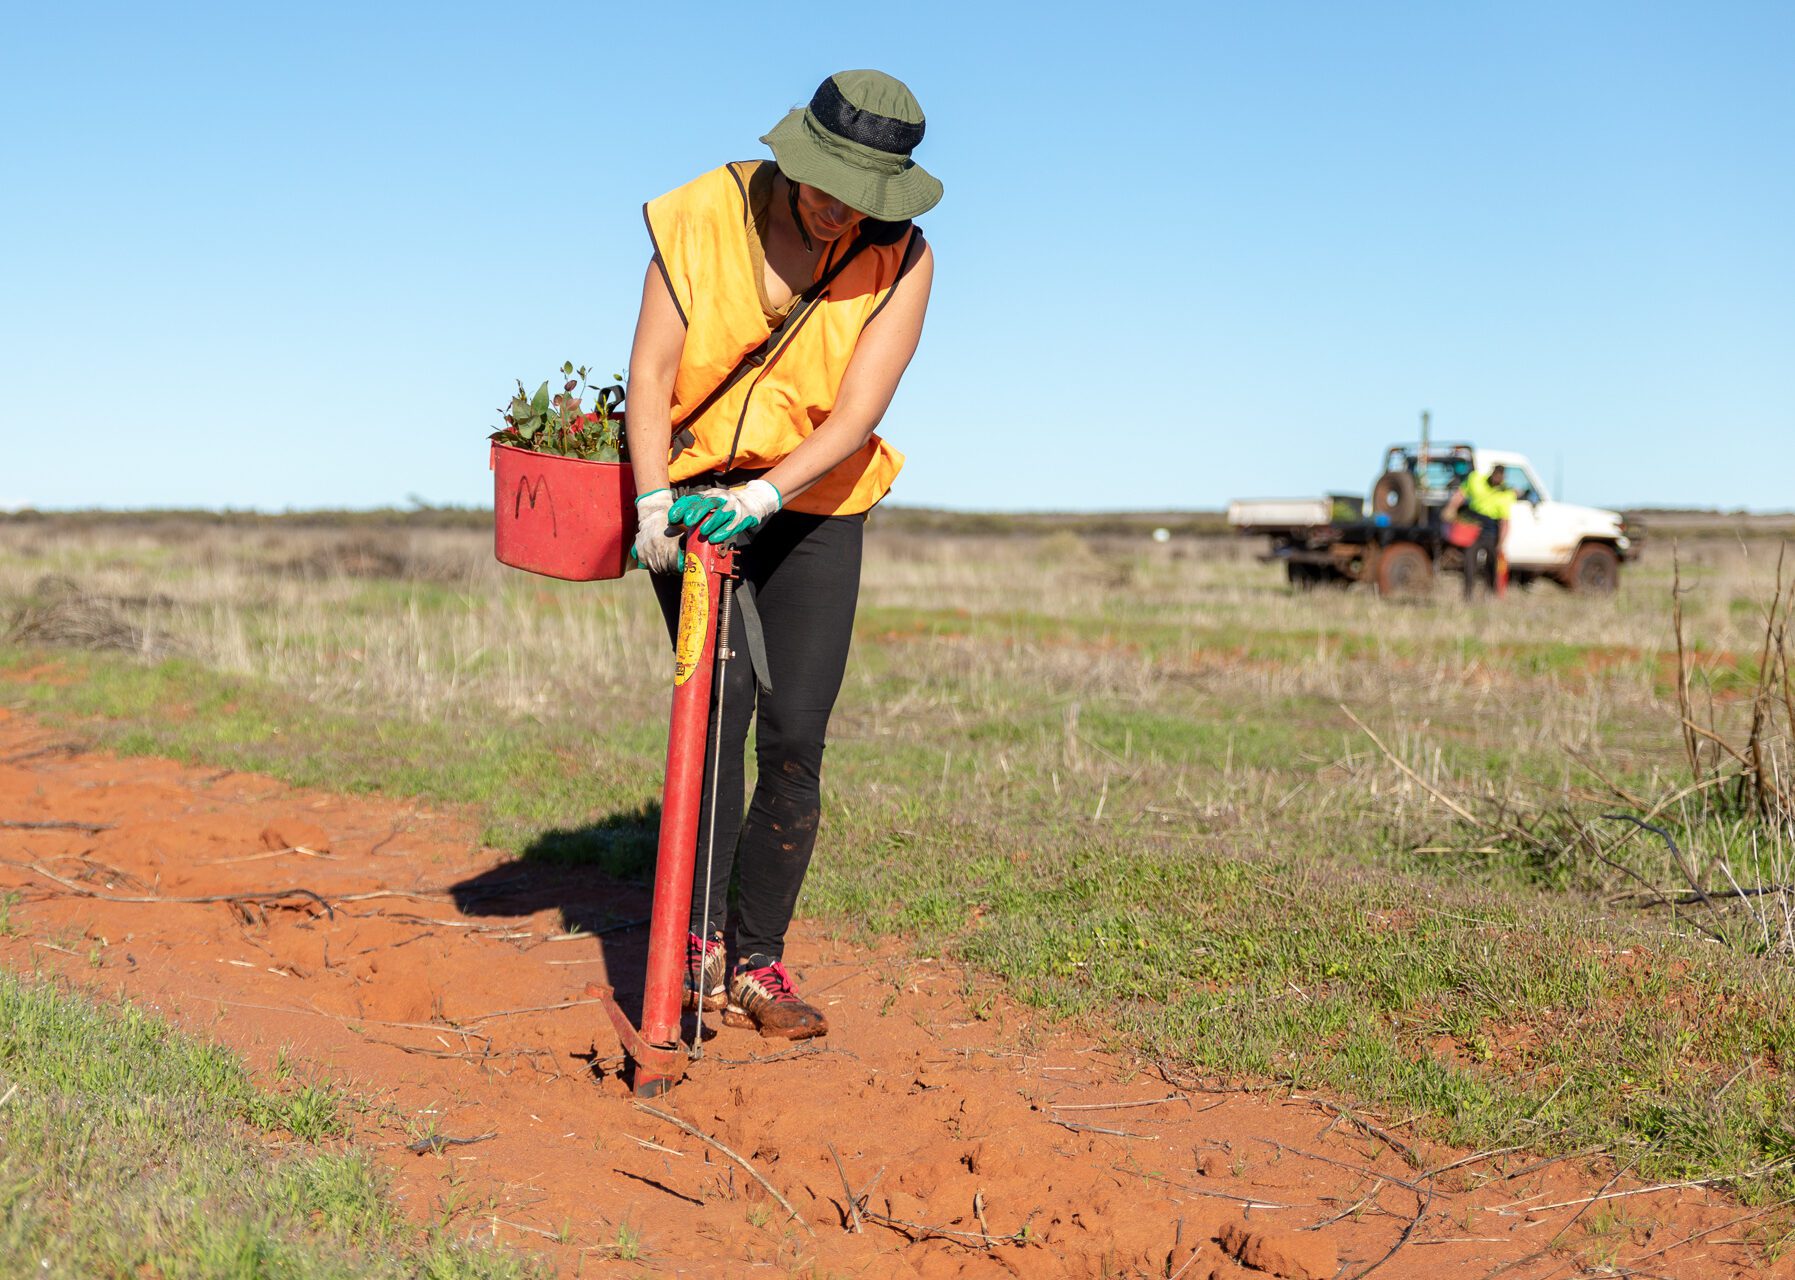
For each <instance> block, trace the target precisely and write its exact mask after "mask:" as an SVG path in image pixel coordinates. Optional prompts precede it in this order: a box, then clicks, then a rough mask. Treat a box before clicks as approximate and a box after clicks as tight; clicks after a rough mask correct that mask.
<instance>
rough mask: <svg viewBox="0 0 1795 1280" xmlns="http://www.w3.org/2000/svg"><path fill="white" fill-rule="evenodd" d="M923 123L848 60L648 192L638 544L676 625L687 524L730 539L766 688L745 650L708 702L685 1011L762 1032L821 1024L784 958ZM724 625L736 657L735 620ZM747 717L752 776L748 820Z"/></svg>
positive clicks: (888, 374) (892, 363)
mask: <svg viewBox="0 0 1795 1280" xmlns="http://www.w3.org/2000/svg"><path fill="white" fill-rule="evenodd" d="M922 134H923V114H922V109H921V107H919V106H918V105H917V102H916V99H915V98H914V97H912V96H911V94H910V91H909V89H907V88H906V87H905V86H904V85H903V84H902V83H900V82H899V81H897V80H894V79H893V78H891V77H890V76H888V75H884V74H883V73H881V72H877V71H844V72H841V73H839V74H837V75H834V76H831V77H830V78H829V79H827V80H825V81H824V82H823V83H822V85H821V86H820V87H819V88H818V89H817V91H816V94H815V96H814V97H813V98H812V99H811V101H810V105H809V106H808V107H804V108H800V109H798V110H795V111H793V112H791V113H790V114H789V115H787V116H786V117H785V119H783V120H782V121H780V123H779V124H778V125H776V126H775V127H774V129H773V131H772V132H771V133H768V134H767V135H765V136H764V137H763V138H762V139H761V141H762V142H765V143H766V144H767V145H768V146H770V147H771V148H772V150H773V156H774V161H773V162H772V163H768V162H765V161H749V162H745V163H739V164H730V165H725V166H724V167H723V168H720V169H716V170H713V171H712V172H710V173H707V174H705V175H704V176H702V177H700V178H698V179H696V180H695V181H693V182H690V183H687V184H686V185H685V186H683V187H680V188H678V189H677V190H675V191H671V192H669V193H668V194H666V195H664V196H662V197H660V198H659V199H658V200H653V201H650V202H649V203H648V204H647V205H646V206H645V207H644V214H645V216H646V218H647V222H648V230H649V235H650V236H651V238H652V239H653V241H654V260H653V262H652V263H651V264H650V266H649V268H648V275H647V278H646V280H645V281H644V282H643V288H642V310H641V314H640V317H639V319H638V320H637V322H636V337H635V346H634V348H633V350H632V352H631V355H630V381H629V415H628V419H627V422H628V431H629V451H630V458H631V461H632V465H633V467H634V470H635V478H636V486H637V489H638V491H639V492H640V494H641V496H640V497H638V498H637V499H636V509H637V512H638V514H639V517H640V526H641V532H640V535H639V536H638V538H637V540H636V546H635V552H634V554H635V557H636V559H637V561H638V562H639V563H641V564H642V565H644V566H646V567H647V568H648V569H649V570H650V571H651V572H652V577H653V582H654V588H655V592H656V594H657V595H658V596H659V598H660V603H661V609H662V611H663V612H664V613H665V614H666V618H667V627H668V633H669V636H671V635H672V633H673V630H674V627H675V624H676V623H677V620H678V613H679V577H678V574H679V569H680V564H681V552H680V541H679V540H680V537H681V535H682V534H684V533H685V532H686V530H687V529H690V530H691V531H692V533H691V536H693V537H703V538H707V539H709V540H711V541H713V542H719V543H721V542H726V541H727V542H730V543H731V544H732V545H734V546H737V547H739V548H740V551H739V553H738V557H737V564H738V569H739V571H740V574H741V578H742V584H743V590H745V591H750V592H752V594H753V596H754V601H755V604H756V606H757V608H756V611H757V612H758V614H759V617H760V621H761V626H762V629H763V630H764V634H765V649H766V667H767V670H766V671H765V673H764V676H765V680H764V683H762V681H761V680H760V679H758V678H757V677H756V674H755V672H754V670H753V668H752V667H751V665H750V664H749V663H747V662H733V663H730V664H729V666H728V669H727V675H726V678H725V681H724V687H722V688H720V689H719V690H717V691H716V692H715V693H714V694H713V697H721V699H722V702H723V707H724V713H725V718H724V720H723V723H722V727H721V735H722V743H721V754H720V756H715V755H713V752H714V751H716V750H717V743H716V740H715V738H713V739H712V741H711V742H710V743H709V744H707V747H706V753H705V758H706V759H707V760H709V759H713V758H715V759H719V760H720V762H721V763H720V765H719V768H718V774H719V776H717V777H715V778H711V779H709V780H708V782H707V790H706V795H705V797H704V801H703V803H702V807H701V809H700V813H701V814H703V815H704V819H703V820H704V822H705V823H706V824H707V826H706V827H701V829H700V831H699V835H698V847H699V849H700V851H703V850H705V849H707V848H708V849H711V850H713V851H714V858H715V863H714V866H713V867H710V868H707V867H706V865H705V858H704V857H703V856H702V852H701V856H700V857H699V859H698V866H697V868H696V872H695V876H694V880H695V884H694V887H693V894H692V925H691V937H690V940H689V945H688V951H687V964H686V1005H687V1007H688V1008H696V1007H699V1006H700V1005H702V1007H704V1008H706V1009H715V1008H719V1007H723V1008H724V1009H725V1012H724V1020H725V1021H726V1022H730V1023H732V1024H734V1025H748V1026H754V1027H757V1028H759V1030H760V1032H761V1034H762V1035H768V1036H784V1037H786V1038H789V1039H804V1038H807V1037H810V1036H817V1035H822V1034H824V1033H825V1032H827V1030H828V1024H827V1022H826V1020H825V1019H824V1017H823V1015H822V1013H821V1012H819V1011H818V1010H817V1009H815V1008H814V1007H812V1006H811V1005H810V1004H808V1003H806V1002H805V1001H804V1000H803V999H802V998H801V997H800V996H799V994H798V992H797V991H796V989H795V988H794V987H793V986H792V982H791V977H790V975H789V974H788V973H787V972H786V970H785V966H784V964H783V963H782V962H781V957H782V955H783V953H784V947H785V934H786V929H787V927H788V926H789V925H790V923H791V916H792V910H793V907H794V906H795V904H796V902H797V898H798V890H799V888H800V887H801V886H802V885H803V882H804V874H805V871H806V870H807V868H808V867H809V865H810V855H811V850H812V848H813V847H814V846H815V843H816V834H817V823H818V820H819V817H820V811H821V805H820V791H819V778H820V772H821V768H822V758H823V739H824V735H825V732H826V731H827V728H828V724H829V713H830V711H831V709H832V708H833V707H834V705H835V697H836V694H837V693H838V692H839V691H840V689H841V680H842V674H843V671H844V670H845V668H846V665H847V656H848V644H849V640H850V638H851V634H852V630H853V622H854V605H855V601H856V599H857V597H858V594H859V588H860V550H861V534H862V529H863V526H864V523H865V520H866V512H867V510H868V509H869V508H870V507H872V506H873V504H875V503H877V502H878V501H879V500H880V499H882V498H883V497H884V496H885V494H886V492H887V491H888V490H889V489H890V487H891V482H892V480H893V479H894V478H895V477H896V475H897V473H898V469H899V467H901V466H902V465H903V455H901V454H899V453H898V452H897V451H896V450H894V449H893V448H891V446H889V445H888V444H886V443H885V442H884V441H883V440H881V439H880V438H879V437H878V436H876V435H874V434H873V429H874V428H875V427H877V426H878V424H879V419H880V418H881V417H882V416H883V415H884V413H885V409H886V407H887V406H888V405H889V404H890V403H891V397H892V394H893V392H895V391H896V390H897V384H898V380H899V379H900V378H901V377H902V376H903V373H904V369H905V367H906V366H907V365H908V364H909V363H910V357H911V356H912V355H913V354H914V353H915V351H916V344H917V340H918V339H919V338H920V336H921V334H922V322H923V313H924V312H925V311H926V309H927V307H928V301H929V287H930V282H931V280H932V278H933V273H934V258H933V255H932V254H931V253H930V251H929V247H928V245H927V244H926V243H925V242H924V241H923V238H922V234H921V232H920V231H919V230H917V229H916V228H915V227H914V226H913V225H911V221H910V220H911V219H912V218H914V217H916V216H917V215H919V214H921V213H923V212H925V211H926V210H928V209H930V208H932V207H933V206H934V205H935V203H936V202H937V201H939V200H940V198H941V184H940V183H939V182H937V181H936V180H935V179H934V178H933V177H931V176H930V175H929V174H928V173H927V172H925V171H924V170H923V169H922V168H920V167H919V166H917V165H916V164H915V162H914V161H912V160H911V159H910V153H911V151H912V149H913V148H914V147H915V146H916V144H917V143H918V142H920V141H921V140H922ZM732 632H733V634H732V635H731V637H730V643H731V644H732V645H733V647H734V648H735V649H736V650H737V651H738V652H740V651H742V650H743V649H744V648H745V647H746V646H745V645H744V644H743V643H742V641H743V639H744V637H743V635H742V626H741V612H740V611H738V612H737V616H736V620H735V621H734V622H733V623H732ZM750 720H756V721H757V727H756V730H755V755H756V764H757V777H756V781H755V787H754V797H753V801H752V803H751V804H750V805H749V806H748V811H747V815H746V817H745V818H744V817H743V812H742V809H743V794H744V777H743V775H744V762H743V754H744V749H745V745H746V741H747V734H748V726H749V722H750ZM712 787H714V788H716V803H715V805H714V806H713V804H712V802H711V795H710V788H712ZM712 813H715V815H716V830H715V832H714V833H713V832H711V831H710V830H708V823H709V821H710V815H711V814H712ZM732 873H733V875H734V876H735V878H736V888H737V898H736V901H737V908H738V918H737V920H736V922H735V926H736V927H735V946H734V948H733V955H734V957H735V963H734V966H733V968H730V967H728V965H727V962H726V959H725V956H726V949H725V945H724V940H723V925H724V921H725V913H726V902H727V895H728V887H729V883H730V877H731V875H732ZM707 887H708V889H709V892H708V894H707V892H706V890H707ZM726 976H727V981H726Z"/></svg>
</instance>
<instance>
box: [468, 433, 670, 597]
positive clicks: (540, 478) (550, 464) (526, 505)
mask: <svg viewBox="0 0 1795 1280" xmlns="http://www.w3.org/2000/svg"><path fill="white" fill-rule="evenodd" d="M492 506H493V527H492V539H493V554H494V555H496V556H498V558H499V561H500V563H502V564H508V565H510V566H512V567H513V568H516V569H528V570H529V571H530V572H531V573H540V574H542V575H544V576H545V577H550V578H565V579H567V580H568V581H570V582H596V581H599V580H601V579H605V578H621V577H622V576H623V571H624V570H625V569H626V568H628V567H629V550H630V547H631V545H632V544H634V542H635V541H636V482H635V478H634V476H632V475H631V473H630V469H629V464H628V463H625V462H587V461H585V460H584V459H581V458H563V457H561V456H560V455H558V454H553V453H536V452H534V451H532V450H529V449H518V448H514V447H512V446H511V445H508V444H495V445H493V446H492Z"/></svg>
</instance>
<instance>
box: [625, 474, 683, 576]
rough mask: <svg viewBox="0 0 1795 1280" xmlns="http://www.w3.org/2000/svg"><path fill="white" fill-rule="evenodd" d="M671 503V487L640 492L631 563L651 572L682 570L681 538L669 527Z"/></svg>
mask: <svg viewBox="0 0 1795 1280" xmlns="http://www.w3.org/2000/svg"><path fill="white" fill-rule="evenodd" d="M672 506H673V490H671V489H651V490H649V491H648V492H647V493H644V494H640V495H638V496H637V498H636V544H635V546H633V547H631V548H630V553H629V557H630V563H632V564H635V565H637V566H639V567H641V568H644V569H647V570H648V571H649V572H650V573H678V572H679V570H680V559H681V553H680V547H679V539H678V537H676V536H674V535H673V533H672V531H671V530H669V529H668V527H667V524H668V521H667V515H668V512H669V511H670V510H671V509H672Z"/></svg>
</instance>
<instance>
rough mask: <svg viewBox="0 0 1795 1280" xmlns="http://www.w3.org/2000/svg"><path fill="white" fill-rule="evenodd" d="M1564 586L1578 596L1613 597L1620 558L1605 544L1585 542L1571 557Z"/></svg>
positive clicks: (1617, 583) (1617, 584)
mask: <svg viewBox="0 0 1795 1280" xmlns="http://www.w3.org/2000/svg"><path fill="white" fill-rule="evenodd" d="M1564 585H1565V586H1567V587H1569V588H1570V589H1571V590H1572V591H1574V592H1576V593H1577V594H1578V595H1585V596H1608V595H1613V594H1614V592H1615V589H1616V588H1618V587H1619V586H1620V556H1618V555H1617V554H1615V550H1614V548H1613V547H1611V546H1609V545H1608V544H1607V543H1605V542H1586V543H1584V544H1583V545H1582V546H1580V547H1578V548H1577V554H1576V555H1574V556H1572V557H1571V565H1570V568H1569V569H1567V570H1565V575H1564Z"/></svg>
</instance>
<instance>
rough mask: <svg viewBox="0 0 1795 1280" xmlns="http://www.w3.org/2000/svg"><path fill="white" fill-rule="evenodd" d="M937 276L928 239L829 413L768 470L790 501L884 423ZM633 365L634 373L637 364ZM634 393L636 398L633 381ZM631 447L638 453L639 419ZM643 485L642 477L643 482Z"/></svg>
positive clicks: (875, 322)
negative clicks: (794, 447) (798, 443)
mask: <svg viewBox="0 0 1795 1280" xmlns="http://www.w3.org/2000/svg"><path fill="white" fill-rule="evenodd" d="M934 280H935V254H934V251H933V250H931V249H930V248H929V245H928V242H927V241H924V242H923V246H922V252H921V253H919V254H917V256H916V258H915V260H914V261H912V262H911V264H910V266H909V269H908V270H906V271H905V272H904V273H903V274H902V275H900V276H899V277H898V280H897V283H896V284H894V285H893V286H892V289H891V294H890V296H889V297H887V298H886V300H885V304H884V306H883V307H881V308H880V310H879V313H878V314H877V315H875V316H874V317H873V318H872V320H871V322H869V323H868V324H867V326H866V328H864V329H862V330H861V331H860V341H859V342H858V343H857V344H856V345H855V347H854V357H853V359H852V360H850V361H849V362H848V371H847V373H846V374H845V375H844V376H843V377H842V380H841V390H840V391H839V392H838V393H837V394H836V397H835V408H834V409H833V410H832V411H831V412H830V414H829V417H828V418H827V419H825V420H824V422H823V424H822V425H821V426H820V427H818V428H817V429H816V430H815V431H813V432H811V434H810V435H809V436H808V437H806V438H805V440H804V443H802V444H800V445H799V446H798V447H797V448H796V449H794V450H792V451H791V453H790V454H788V455H787V456H786V457H785V459H784V460H783V461H781V462H780V464H779V465H778V466H776V467H774V468H773V469H772V470H771V471H769V472H768V473H767V477H766V478H767V479H768V480H769V481H771V482H772V484H773V485H774V486H775V487H776V488H778V490H779V494H780V496H781V497H782V498H783V499H784V500H785V501H786V502H787V503H789V502H790V501H791V500H792V499H793V498H795V497H797V496H798V495H799V494H800V493H803V492H804V491H805V490H806V489H808V488H810V486H811V485H813V484H815V483H816V482H817V481H818V480H820V479H822V478H823V477H824V476H825V475H827V474H828V473H829V472H830V471H831V470H832V469H833V468H835V467H836V466H838V465H839V464H841V463H842V462H845V461H846V460H847V459H849V458H851V457H853V456H854V454H855V453H857V452H859V450H860V449H861V448H862V447H863V446H864V445H865V444H866V442H867V439H868V438H869V437H870V436H871V435H872V433H873V431H874V430H875V429H876V428H877V427H878V425H879V420H880V419H881V418H883V417H884V416H885V410H886V409H887V408H889V407H890V405H891V397H892V396H893V395H894V394H895V393H896V392H897V386H898V380H899V379H900V378H902V377H903V376H904V370H905V369H906V368H908V367H909V364H910V357H911V356H913V355H915V354H916V344H917V342H918V341H920V340H921V338H922V320H923V315H924V314H925V313H926V312H927V311H928V309H929V289H930V287H931V286H932V285H933V284H934ZM662 292H665V289H663V290H662ZM631 369H632V375H631V376H632V377H633V376H634V374H633V370H634V365H633V364H632V365H631ZM630 391H631V395H632V397H633V395H634V393H635V386H634V384H633V383H632V384H631V386H630ZM632 402H633V401H632ZM630 447H631V450H632V452H633V451H634V448H635V421H634V419H633V418H632V419H631V421H630ZM663 456H664V451H663ZM639 475H640V473H638V476H639ZM641 483H642V481H641V480H640V478H638V480H637V484H638V485H640V484H641ZM663 483H664V482H663Z"/></svg>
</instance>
